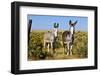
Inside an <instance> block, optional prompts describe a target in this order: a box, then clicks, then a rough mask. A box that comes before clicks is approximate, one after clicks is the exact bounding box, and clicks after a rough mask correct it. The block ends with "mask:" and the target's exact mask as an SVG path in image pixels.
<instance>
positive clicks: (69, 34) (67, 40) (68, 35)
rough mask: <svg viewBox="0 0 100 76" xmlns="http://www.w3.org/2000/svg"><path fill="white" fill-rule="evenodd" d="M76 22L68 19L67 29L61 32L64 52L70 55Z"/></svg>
mask: <svg viewBox="0 0 100 76" xmlns="http://www.w3.org/2000/svg"><path fill="white" fill-rule="evenodd" d="M76 23H77V21H75V22H74V23H72V21H71V20H70V21H69V25H70V28H69V31H64V32H63V34H62V40H63V47H64V52H66V54H67V55H72V47H73V42H74V34H75V25H76ZM67 49H68V51H67Z"/></svg>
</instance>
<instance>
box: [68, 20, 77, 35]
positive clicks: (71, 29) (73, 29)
mask: <svg viewBox="0 0 100 76" xmlns="http://www.w3.org/2000/svg"><path fill="white" fill-rule="evenodd" d="M76 24H77V21H75V22H74V23H73V22H72V21H71V20H70V21H69V25H70V29H69V31H70V32H71V34H74V31H75V25H76Z"/></svg>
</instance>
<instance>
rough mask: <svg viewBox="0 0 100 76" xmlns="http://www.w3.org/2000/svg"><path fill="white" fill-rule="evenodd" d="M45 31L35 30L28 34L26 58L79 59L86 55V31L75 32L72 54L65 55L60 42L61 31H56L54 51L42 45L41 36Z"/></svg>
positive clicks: (30, 59)
mask: <svg viewBox="0 0 100 76" xmlns="http://www.w3.org/2000/svg"><path fill="white" fill-rule="evenodd" d="M47 31H48V30H46V31H41V30H37V31H36V30H35V31H32V32H31V34H30V40H29V45H28V60H29V61H32V60H57V59H80V58H87V57H88V33H87V32H82V31H76V32H75V40H74V45H73V49H72V50H73V55H72V56H67V55H66V54H65V52H64V48H63V46H62V44H61V41H62V33H63V31H59V32H58V40H57V43H56V49H55V53H53V50H52V49H50V52H47V49H46V48H44V47H43V36H44V33H45V32H47Z"/></svg>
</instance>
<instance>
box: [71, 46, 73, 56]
mask: <svg viewBox="0 0 100 76" xmlns="http://www.w3.org/2000/svg"><path fill="white" fill-rule="evenodd" d="M72 48H73V45H70V55H72V54H73V52H72Z"/></svg>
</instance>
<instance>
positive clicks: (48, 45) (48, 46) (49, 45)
mask: <svg viewBox="0 0 100 76" xmlns="http://www.w3.org/2000/svg"><path fill="white" fill-rule="evenodd" d="M49 46H50V44H48V52H49V48H50V47H49Z"/></svg>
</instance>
